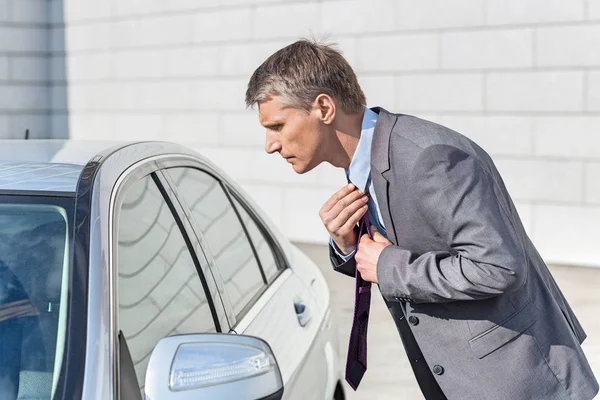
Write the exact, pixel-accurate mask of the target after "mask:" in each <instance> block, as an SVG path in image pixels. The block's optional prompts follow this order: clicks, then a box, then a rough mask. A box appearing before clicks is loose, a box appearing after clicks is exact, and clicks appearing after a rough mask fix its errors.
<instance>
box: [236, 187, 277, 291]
mask: <svg viewBox="0 0 600 400" xmlns="http://www.w3.org/2000/svg"><path fill="white" fill-rule="evenodd" d="M231 198H232V200H233V203H234V204H235V207H236V209H237V210H238V212H239V214H240V218H241V219H242V222H243V223H244V226H245V227H246V230H247V231H248V235H249V236H250V240H251V241H252V244H253V245H254V249H255V250H256V254H257V255H258V259H259V261H260V265H261V267H262V269H263V271H264V272H265V275H266V277H267V280H268V281H269V282H271V281H272V280H273V279H274V278H275V277H276V276H277V273H278V272H279V268H278V267H277V261H276V259H275V254H274V253H273V249H272V248H271V245H269V242H268V241H267V239H266V238H265V236H264V234H263V232H262V231H261V230H260V228H259V227H258V225H257V224H256V221H254V218H252V217H251V216H250V214H248V211H246V208H245V207H244V206H243V205H242V204H241V203H240V202H239V201H238V200H237V199H236V198H235V197H233V196H232V197H231Z"/></svg>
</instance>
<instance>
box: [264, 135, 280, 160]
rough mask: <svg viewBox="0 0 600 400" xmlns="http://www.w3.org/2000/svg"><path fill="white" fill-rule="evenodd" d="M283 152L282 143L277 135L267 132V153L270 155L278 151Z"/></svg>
mask: <svg viewBox="0 0 600 400" xmlns="http://www.w3.org/2000/svg"><path fill="white" fill-rule="evenodd" d="M279 150H281V143H279V141H278V140H277V135H275V134H274V133H273V132H270V131H268V130H267V136H266V140H265V151H266V152H267V153H269V154H273V153H275V152H276V151H279Z"/></svg>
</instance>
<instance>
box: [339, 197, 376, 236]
mask: <svg viewBox="0 0 600 400" xmlns="http://www.w3.org/2000/svg"><path fill="white" fill-rule="evenodd" d="M367 209H368V207H367V205H366V204H365V205H363V206H361V207H359V208H358V209H357V210H356V211H354V213H353V214H352V215H350V217H348V219H347V220H346V221H345V222H344V223H343V224H342V225H341V226H340V227H339V228H338V231H339V232H340V233H342V234H345V233H348V232H352V231H354V227H355V226H356V224H357V223H358V221H360V219H361V218H362V217H363V215H365V213H366V212H367ZM333 222H334V223H337V222H339V221H333Z"/></svg>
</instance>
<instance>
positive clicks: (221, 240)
mask: <svg viewBox="0 0 600 400" xmlns="http://www.w3.org/2000/svg"><path fill="white" fill-rule="evenodd" d="M167 172H168V173H169V174H170V175H171V177H172V178H173V180H174V181H175V184H176V186H177V187H178V190H179V192H180V195H181V196H182V200H183V201H184V202H185V203H186V204H187V205H188V207H189V208H190V209H191V211H192V217H193V219H194V222H195V224H196V225H197V227H198V228H199V229H200V231H201V233H202V236H203V237H204V240H205V242H206V245H207V246H208V249H207V250H208V252H209V253H210V254H211V255H212V256H213V258H214V260H215V264H216V267H217V268H218V270H219V272H220V274H221V276H222V278H223V281H224V286H225V291H226V292H227V294H228V296H229V298H230V301H231V304H232V306H233V310H234V312H235V314H236V315H237V316H239V315H240V314H242V313H243V311H244V310H245V309H246V307H248V306H249V305H250V304H251V303H252V300H253V299H254V298H255V296H256V295H257V294H258V293H259V292H260V291H261V289H262V288H263V287H265V286H266V283H265V281H264V279H263V275H262V272H261V270H260V266H259V264H258V261H257V260H256V257H255V256H254V252H253V250H252V246H251V245H250V241H249V240H248V237H247V235H246V232H245V231H244V228H243V226H242V224H241V222H240V220H239V218H238V215H237V213H236V212H235V209H234V208H233V206H232V204H231V202H230V201H229V197H228V196H227V194H226V193H225V191H224V190H223V187H222V186H221V184H220V182H219V181H218V180H216V179H215V178H214V177H212V176H211V175H209V174H207V173H206V172H203V171H200V170H198V169H193V168H171V169H168V170H167Z"/></svg>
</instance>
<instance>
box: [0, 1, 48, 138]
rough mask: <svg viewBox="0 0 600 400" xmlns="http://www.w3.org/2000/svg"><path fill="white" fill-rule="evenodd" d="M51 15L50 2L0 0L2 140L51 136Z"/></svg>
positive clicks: (0, 107)
mask: <svg viewBox="0 0 600 400" xmlns="http://www.w3.org/2000/svg"><path fill="white" fill-rule="evenodd" d="M48 18H49V7H48V2H47V1H44V0H1V1H0V139H7V138H19V139H22V138H24V137H25V130H26V129H29V131H30V137H31V138H45V137H50V136H51V130H50V124H49V122H50V118H49V115H48V111H49V96H50V91H49V89H48V82H49V76H48V72H49V57H48V55H47V52H48V46H49V41H48V39H47V35H48V28H47V23H48Z"/></svg>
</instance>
